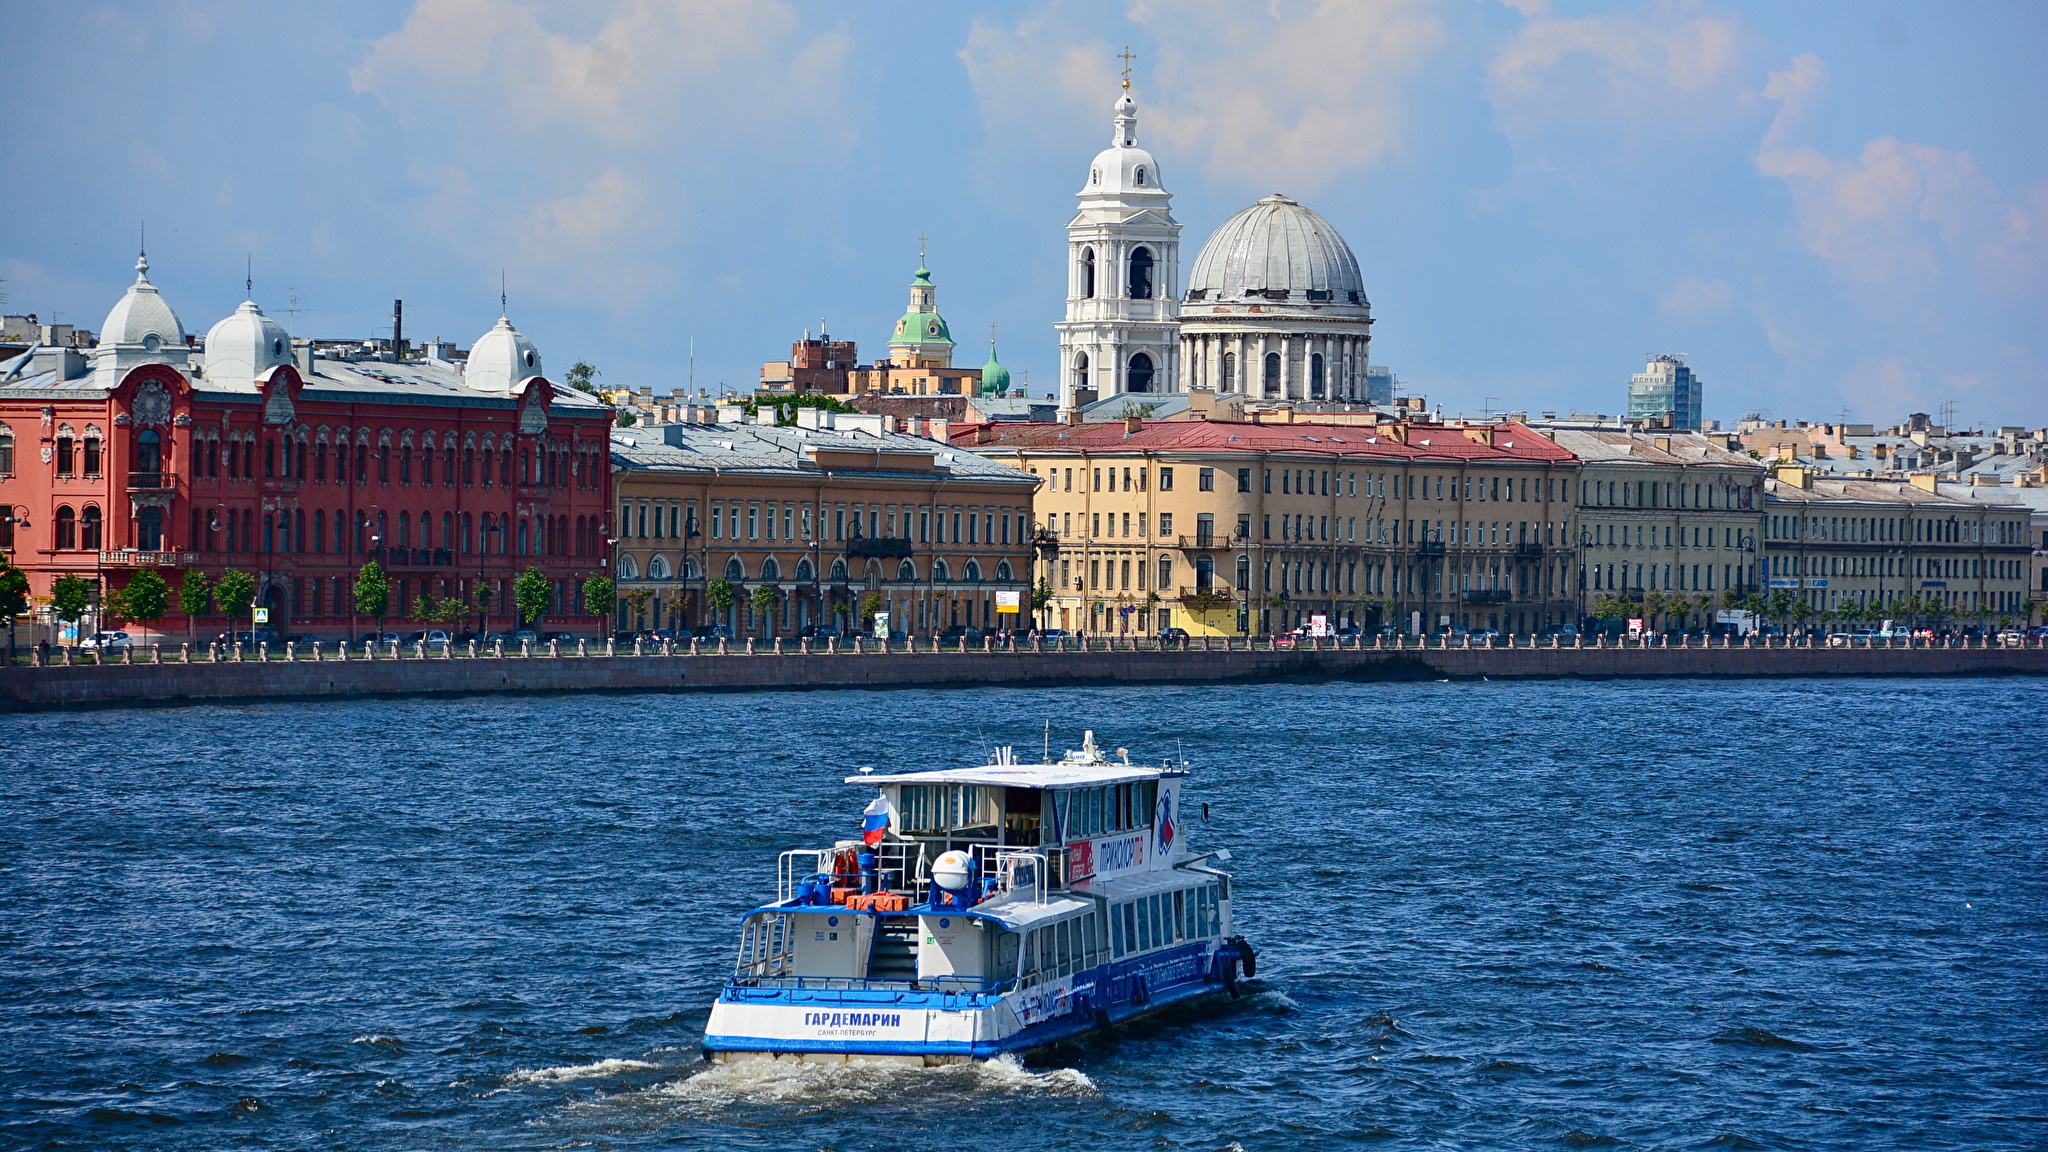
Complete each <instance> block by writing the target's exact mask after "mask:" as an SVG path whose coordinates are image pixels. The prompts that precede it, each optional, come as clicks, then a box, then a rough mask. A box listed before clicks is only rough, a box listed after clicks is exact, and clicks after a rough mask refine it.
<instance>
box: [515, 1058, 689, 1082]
mask: <svg viewBox="0 0 2048 1152" xmlns="http://www.w3.org/2000/svg"><path fill="white" fill-rule="evenodd" d="M655 1067H659V1065H655V1064H649V1063H648V1062H646V1061H645V1060H599V1061H597V1062H595V1063H592V1064H567V1065H564V1066H562V1067H560V1068H522V1069H520V1070H519V1071H517V1072H514V1073H512V1074H511V1075H510V1076H507V1077H505V1083H506V1085H508V1086H510V1085H513V1084H560V1083H562V1082H564V1081H566V1080H588V1079H590V1078H592V1077H595V1076H617V1075H619V1074H621V1073H624V1072H640V1071H644V1070H646V1069H649V1068H655Z"/></svg>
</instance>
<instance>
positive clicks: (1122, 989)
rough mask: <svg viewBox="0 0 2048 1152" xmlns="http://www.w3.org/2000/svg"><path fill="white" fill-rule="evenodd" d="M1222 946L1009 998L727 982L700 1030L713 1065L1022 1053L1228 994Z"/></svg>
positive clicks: (1188, 948) (1079, 976) (941, 1059)
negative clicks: (1182, 1005) (1206, 997)
mask: <svg viewBox="0 0 2048 1152" xmlns="http://www.w3.org/2000/svg"><path fill="white" fill-rule="evenodd" d="M1221 946H1222V942H1221V941H1218V940H1209V941H1200V942H1190V943H1188V944H1186V945H1183V946H1181V947H1178V948H1172V949H1165V950H1161V951H1158V952H1153V953H1149V954H1147V955H1144V956H1142V957H1137V958H1134V959H1132V960H1129V961H1116V962H1112V963H1109V964H1103V965H1099V966H1097V967H1095V968H1090V969H1086V970H1083V971H1081V972H1077V973H1075V974H1073V975H1071V976H1068V977H1064V978H1062V979H1059V980H1055V981H1048V982H1046V983H1042V984H1038V985H1035V986H1033V987H1030V988H1025V989H1021V990H1016V991H1008V992H990V993H969V992H949V991H926V990H919V989H915V988H912V987H908V986H904V987H896V988H890V987H885V986H868V987H857V988H804V987H798V988H782V987H778V988H760V987H751V986H748V985H744V984H740V983H737V982H735V983H733V984H729V985H728V986H727V988H726V989H725V992H724V993H723V994H721V995H720V997H719V999H718V1003H717V1004H716V1005H715V1006H714V1007H713V1008H712V1012H711V1020H710V1021H709V1023H708V1025H707V1027H706V1028H705V1036H704V1052H705V1055H706V1057H707V1058H708V1059H710V1060H713V1061H715V1062H719V1063H733V1062H737V1061H742V1060H782V1061H796V1062H802V1063H826V1064H837V1063H910V1064H924V1065H934V1064H955V1063H964V1062H967V1061H971V1060H991V1059H994V1058H996V1057H999V1056H1004V1055H1022V1054H1025V1053H1028V1052H1031V1051H1034V1050H1036V1049H1040V1048H1045V1047H1049V1046H1051V1045H1054V1044H1060V1043H1064V1042H1068V1041H1072V1040H1077V1039H1080V1038H1082V1037H1084V1036H1087V1035H1089V1034H1091V1033H1094V1032H1099V1031H1102V1030H1104V1029H1107V1028H1111V1027H1114V1026H1116V1025H1118V1024H1124V1023H1128V1022H1130V1021H1132V1020H1134V1019H1136V1018H1138V1017H1141V1016H1145V1015H1149V1014H1151V1013H1153V1012H1157V1011H1159V1010H1161V1009H1163V1008H1167V1007H1171V1006H1173V1005H1176V1004H1185V1003H1187V1002H1189V1001H1193V1000H1198V999H1201V998H1202V997H1205V996H1213V995H1218V994H1222V993H1225V992H1227V991H1230V990H1231V989H1232V988H1233V987H1234V985H1232V984H1229V983H1226V981H1227V979H1228V976H1229V971H1230V968H1231V965H1230V964H1228V963H1220V962H1219V953H1220V950H1221Z"/></svg>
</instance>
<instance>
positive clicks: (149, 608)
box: [118, 568, 171, 624]
mask: <svg viewBox="0 0 2048 1152" xmlns="http://www.w3.org/2000/svg"><path fill="white" fill-rule="evenodd" d="M118 603H119V605H120V610H121V617H122V619H125V620H140V621H142V622H143V623H145V624H154V623H156V622H157V621H159V620H161V619H163V618H164V614H165V613H166V612H169V611H170V610H171V586H170V585H169V584H166V583H164V578H163V576H162V575H161V574H160V573H158V572H157V570H156V569H154V568H138V569H136V572H135V575H133V576H131V577H129V578H128V586H127V587H126V588H123V589H121V591H120V599H119V601H118Z"/></svg>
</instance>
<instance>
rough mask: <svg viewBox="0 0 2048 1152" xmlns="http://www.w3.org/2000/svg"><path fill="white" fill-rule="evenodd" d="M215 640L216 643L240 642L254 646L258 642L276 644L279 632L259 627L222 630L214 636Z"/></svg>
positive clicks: (247, 645)
mask: <svg viewBox="0 0 2048 1152" xmlns="http://www.w3.org/2000/svg"><path fill="white" fill-rule="evenodd" d="M213 642H214V643H215V644H240V645H243V646H245V647H250V648H253V647H255V646H256V645H258V644H275V643H277V642H278V640H277V633H275V632H272V631H271V630H270V629H268V628H257V629H255V630H254V631H249V630H241V631H235V632H222V633H221V634H220V635H218V636H215V637H214V638H213Z"/></svg>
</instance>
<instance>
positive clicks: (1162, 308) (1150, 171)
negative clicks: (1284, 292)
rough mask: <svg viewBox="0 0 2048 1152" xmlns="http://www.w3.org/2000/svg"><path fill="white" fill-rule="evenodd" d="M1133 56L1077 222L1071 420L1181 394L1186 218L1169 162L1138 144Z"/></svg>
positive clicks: (1066, 391)
mask: <svg viewBox="0 0 2048 1152" xmlns="http://www.w3.org/2000/svg"><path fill="white" fill-rule="evenodd" d="M1124 59H1125V60H1126V67H1125V70H1124V91H1123V94H1122V96H1121V98H1119V99H1118V100H1117V102H1116V108H1115V134H1114V136H1113V137H1112V138H1111V140H1110V146H1109V147H1108V148H1106V149H1104V150H1103V151H1102V152H1101V153H1099V154H1097V155H1096V157H1095V159H1094V160H1093V161H1092V162H1091V163H1090V164H1089V167H1088V182H1087V183H1086V184H1085V185H1083V186H1082V188H1081V191H1080V192H1079V193H1077V194H1076V195H1077V198H1078V199H1079V201H1080V209H1081V210H1080V213H1079V214H1078V215H1076V216H1075V217H1074V218H1073V219H1072V220H1070V221H1068V222H1067V311H1066V319H1064V320H1061V321H1060V322H1059V323H1058V324H1057V325H1055V327H1056V328H1058V330H1059V334H1060V390H1059V396H1060V411H1061V415H1062V416H1063V417H1064V416H1065V415H1066V414H1068V413H1070V412H1073V411H1076V410H1078V409H1079V408H1081V407H1082V406H1083V405H1085V404H1087V403H1089V402H1090V401H1092V400H1099V399H1103V398H1106V397H1109V396H1115V395H1118V394H1120V393H1139V394H1145V393H1161V392H1174V391H1177V390H1178V389H1179V383H1180V222H1179V221H1178V220H1175V219H1174V218H1173V210H1172V202H1173V195H1172V194H1171V193H1169V192H1168V191H1167V190H1166V188H1165V185H1164V182H1163V181H1162V180H1161V179H1160V176H1159V162H1158V161H1157V160H1154V159H1153V158H1152V154H1151V153H1150V152H1147V151H1145V150H1144V149H1143V148H1140V147H1138V102H1137V101H1136V100H1134V99H1132V98H1131V92H1130V88H1131V79H1130V69H1129V66H1128V61H1129V59H1130V57H1129V52H1128V49H1127V50H1126V53H1125V57H1124ZM1135 398H1136V397H1134V399H1135Z"/></svg>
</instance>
